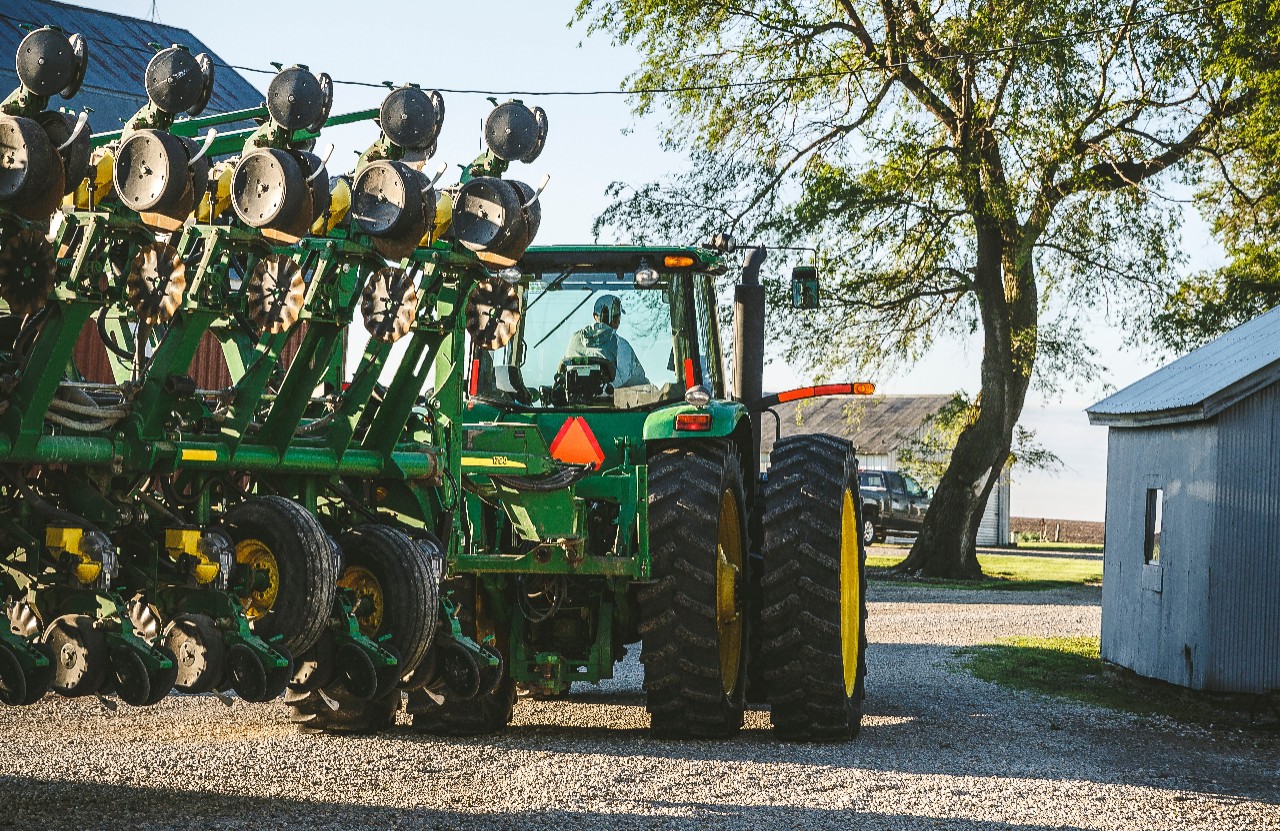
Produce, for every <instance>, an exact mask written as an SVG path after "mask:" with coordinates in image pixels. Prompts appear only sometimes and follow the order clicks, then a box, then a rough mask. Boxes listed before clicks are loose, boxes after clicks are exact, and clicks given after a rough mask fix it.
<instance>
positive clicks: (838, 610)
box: [761, 434, 867, 741]
mask: <svg viewBox="0 0 1280 831" xmlns="http://www.w3.org/2000/svg"><path fill="white" fill-rule="evenodd" d="M770 459H771V465H770V468H769V479H768V482H767V484H766V486H765V513H764V540H763V545H762V551H761V553H762V555H763V560H764V562H763V567H764V572H763V575H762V578H761V586H762V589H763V594H764V606H763V609H762V611H761V627H762V630H763V631H762V632H761V636H762V637H763V643H762V650H761V655H762V659H763V663H764V673H765V676H766V678H767V679H768V685H769V705H770V710H771V711H770V718H771V720H772V722H773V729H774V734H775V735H776V736H777V737H778V738H780V739H784V740H791V741H844V740H848V739H851V738H853V737H854V736H856V735H857V734H858V730H859V728H860V727H861V724H862V700H863V697H864V688H865V679H866V646H867V637H866V571H865V567H866V547H865V546H864V545H863V543H862V524H861V522H860V521H859V516H858V514H859V509H860V507H861V506H860V500H859V498H858V478H857V459H855V458H854V452H853V447H852V445H850V443H849V442H848V441H846V440H844V439H839V438H836V437H834V436H827V435H821V434H812V435H804V436H792V437H788V438H785V439H782V440H781V441H779V442H778V443H777V444H775V445H774V448H773V452H772V453H771V455H770Z"/></svg>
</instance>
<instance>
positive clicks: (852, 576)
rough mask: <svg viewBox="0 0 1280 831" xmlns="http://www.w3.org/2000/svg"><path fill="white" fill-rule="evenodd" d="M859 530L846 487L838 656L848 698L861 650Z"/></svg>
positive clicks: (841, 520)
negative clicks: (842, 669) (842, 664)
mask: <svg viewBox="0 0 1280 831" xmlns="http://www.w3.org/2000/svg"><path fill="white" fill-rule="evenodd" d="M859 533H861V529H860V528H859V527H858V512H857V511H856V510H855V509H854V506H853V494H852V493H850V492H849V491H847V490H846V491H845V492H844V503H843V504H842V505H841V507H840V657H841V659H842V661H843V663H844V694H845V696H846V697H850V698H851V697H852V696H853V690H854V687H856V686H857V684H858V659H859V658H860V657H861V656H860V655H859V653H860V652H861V651H862V638H861V637H860V635H861V633H860V627H859V623H860V622H861V619H862V581H861V579H860V576H861V575H859V574H858V565H859V563H858V560H859V557H858V534H859Z"/></svg>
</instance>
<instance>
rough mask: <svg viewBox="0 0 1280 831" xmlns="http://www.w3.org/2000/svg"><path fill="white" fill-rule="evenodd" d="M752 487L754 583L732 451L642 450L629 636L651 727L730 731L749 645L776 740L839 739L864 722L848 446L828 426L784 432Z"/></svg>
mask: <svg viewBox="0 0 1280 831" xmlns="http://www.w3.org/2000/svg"><path fill="white" fill-rule="evenodd" d="M761 497H762V501H763V504H764V508H763V517H762V525H763V539H762V540H761V541H760V547H759V550H760V555H761V560H760V562H759V563H758V564H757V565H756V567H757V568H759V577H760V582H759V589H758V592H757V591H750V586H751V581H750V574H749V572H748V569H749V568H750V567H751V563H750V561H749V559H748V551H749V543H748V536H747V530H748V525H747V512H748V508H747V503H746V498H745V489H744V487H743V481H742V464H741V459H740V456H739V453H738V451H737V449H736V447H735V446H734V445H733V444H732V443H730V442H727V441H707V442H698V443H696V444H688V443H680V444H677V445H671V446H668V447H665V448H661V449H659V450H658V451H657V452H656V453H653V454H651V455H650V458H649V550H650V556H651V558H652V580H653V582H652V583H651V584H650V585H647V586H645V587H644V589H643V590H642V591H641V592H640V595H639V599H640V611H641V625H640V632H641V635H642V637H643V638H644V650H643V652H642V655H641V660H642V661H643V662H644V665H645V681H644V687H645V693H646V704H647V707H648V710H649V713H650V720H651V724H652V727H653V730H654V732H655V733H656V734H658V735H659V736H663V737H673V738H683V737H707V738H716V737H725V736H729V735H732V734H733V733H734V732H736V731H737V730H738V729H739V728H740V727H741V726H742V722H743V701H744V692H745V686H746V680H747V674H748V673H747V666H746V662H747V655H748V647H750V650H749V651H750V652H751V654H752V660H753V661H755V662H757V663H758V665H757V666H754V667H752V673H751V675H752V676H753V680H755V679H759V680H760V681H761V682H762V683H761V686H763V687H764V688H765V690H764V695H763V697H764V699H765V700H766V701H767V702H768V703H769V705H770V711H771V720H772V723H773V727H774V732H775V734H776V735H777V736H778V737H779V738H782V739H787V740H800V741H838V740H844V739H849V738H852V737H853V736H854V735H856V734H857V732H858V729H859V726H860V725H861V721H862V700H863V694H864V683H865V674H866V661H865V651H866V631H865V619H866V604H865V594H866V592H865V588H866V576H865V560H866V555H865V548H864V546H863V544H862V541H861V535H862V534H861V532H862V524H861V522H860V517H859V501H860V500H859V498H858V485H857V460H856V459H855V458H854V452H853V447H852V446H851V445H850V443H849V442H848V441H845V440H843V439H839V438H835V437H832V436H826V435H806V436H797V437H792V438H787V439H783V440H782V441H780V442H778V443H777V444H776V445H775V446H774V449H773V453H772V464H771V467H770V470H769V477H768V481H767V483H766V484H765V486H764V488H763V491H762V493H761ZM749 595H753V596H754V599H755V602H756V603H758V609H756V610H749V609H748V606H749V603H748V596H749ZM749 611H754V612H758V614H751V615H749V614H748V612H749ZM749 617H750V619H751V622H752V625H751V626H748V625H747V623H748V619H749ZM753 700H754V696H753Z"/></svg>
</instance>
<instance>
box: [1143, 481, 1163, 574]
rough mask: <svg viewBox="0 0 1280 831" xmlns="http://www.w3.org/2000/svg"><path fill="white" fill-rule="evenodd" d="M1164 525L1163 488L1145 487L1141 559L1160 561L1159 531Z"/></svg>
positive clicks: (1152, 561) (1151, 561)
mask: <svg viewBox="0 0 1280 831" xmlns="http://www.w3.org/2000/svg"><path fill="white" fill-rule="evenodd" d="M1163 526H1164V488H1147V533H1146V540H1145V541H1144V543H1143V552H1142V556H1143V559H1144V560H1146V562H1148V563H1159V562H1160V532H1161V530H1162V528H1163Z"/></svg>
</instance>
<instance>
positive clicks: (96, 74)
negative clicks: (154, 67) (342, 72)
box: [0, 0, 263, 133]
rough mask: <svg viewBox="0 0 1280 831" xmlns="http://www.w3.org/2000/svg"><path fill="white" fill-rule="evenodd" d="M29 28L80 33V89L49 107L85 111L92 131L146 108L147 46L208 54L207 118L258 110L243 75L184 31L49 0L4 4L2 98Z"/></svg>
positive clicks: (257, 96) (12, 84)
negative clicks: (83, 60)
mask: <svg viewBox="0 0 1280 831" xmlns="http://www.w3.org/2000/svg"><path fill="white" fill-rule="evenodd" d="M23 24H27V25H29V26H35V27H39V26H47V25H51V24H52V25H55V26H60V27H62V28H63V29H65V30H66V31H67V32H68V33H72V32H79V33H80V34H82V35H84V37H85V40H87V41H88V45H89V68H88V71H87V72H86V73H85V79H84V86H82V87H81V88H80V92H79V93H78V94H77V95H76V96H75V97H74V98H72V99H71V100H70V101H64V100H63V99H61V98H58V97H56V96H55V97H54V98H53V99H52V100H51V101H50V106H51V107H53V108H57V107H61V106H66V107H67V108H69V109H74V110H80V109H81V108H83V107H89V108H90V109H92V110H93V112H92V113H91V115H90V126H91V127H92V129H93V131H94V132H97V133H104V132H110V131H112V130H119V129H120V126H121V124H122V122H124V121H125V120H126V119H128V118H129V117H130V116H132V115H133V114H134V113H136V112H137V111H138V110H139V109H141V108H142V107H143V106H144V105H145V104H146V103H147V94H146V92H145V91H144V90H143V88H142V78H143V75H144V74H145V72H146V68H147V62H148V61H149V60H151V57H152V56H153V55H154V54H155V50H154V49H152V48H151V47H150V46H148V45H147V44H149V43H159V44H160V45H162V46H169V45H171V44H174V43H177V44H181V45H183V46H186V47H187V48H188V49H190V50H191V51H192V52H194V53H200V52H208V53H209V54H210V55H212V56H213V59H214V63H215V64H217V74H216V76H215V78H214V84H213V96H212V97H211V98H210V99H209V105H208V107H207V109H206V110H205V112H206V113H209V114H215V113H224V112H232V111H234V110H243V109H248V108H250V107H257V106H260V105H261V104H262V101H263V95H262V93H261V92H259V91H258V90H257V89H255V88H254V87H253V85H252V84H250V83H249V82H248V81H247V80H245V78H244V76H242V75H240V74H239V73H238V72H236V71H235V70H234V69H229V68H228V67H227V66H226V61H223V60H222V59H221V58H219V57H218V56H217V55H216V54H215V53H214V52H213V50H211V49H210V48H209V47H208V46H206V45H205V44H204V42H203V41H201V40H200V39H199V38H197V37H196V36H195V35H193V34H191V32H189V31H187V30H186V29H179V28H177V27H175V26H165V25H164V24H162V23H152V22H151V21H149V20H141V19H139V18H136V17H128V16H126V15H123V14H115V13H114V12H102V11H96V10H94V9H83V8H80V7H79V6H71V5H68V4H66V3H54V2H50V0H5V2H4V10H3V11H2V12H0V98H3V97H4V96H5V95H8V94H9V92H10V91H11V90H14V89H17V87H18V74H17V72H16V71H14V61H13V57H14V55H16V54H17V52H18V44H19V43H21V42H22V39H23V38H24V37H26V35H27V31H28V30H27V29H24V28H23Z"/></svg>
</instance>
